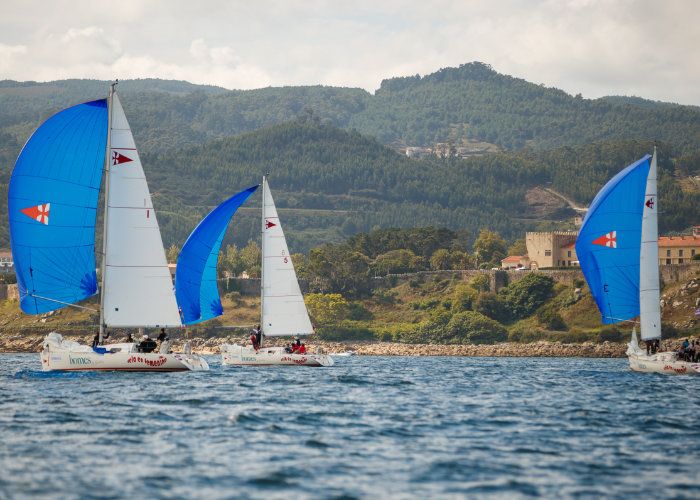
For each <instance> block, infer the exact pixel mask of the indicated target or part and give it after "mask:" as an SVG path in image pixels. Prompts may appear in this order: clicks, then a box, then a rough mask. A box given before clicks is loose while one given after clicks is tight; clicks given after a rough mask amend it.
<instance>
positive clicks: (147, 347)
mask: <svg viewBox="0 0 700 500" xmlns="http://www.w3.org/2000/svg"><path fill="white" fill-rule="evenodd" d="M156 347H158V344H156V341H155V340H153V339H151V338H150V337H149V336H148V334H145V335H144V336H143V339H142V340H141V343H140V344H139V351H140V352H153V351H155V349H156Z"/></svg>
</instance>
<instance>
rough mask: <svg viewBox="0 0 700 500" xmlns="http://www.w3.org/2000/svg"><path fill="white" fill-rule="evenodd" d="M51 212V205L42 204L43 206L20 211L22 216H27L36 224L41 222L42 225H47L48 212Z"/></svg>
mask: <svg viewBox="0 0 700 500" xmlns="http://www.w3.org/2000/svg"><path fill="white" fill-rule="evenodd" d="M50 210H51V203H44V204H43V205H36V206H34V207H27V208H23V209H21V210H20V212H22V213H23V214H24V215H27V216H29V217H31V218H32V219H34V220H35V221H37V222H41V223H42V224H44V225H47V226H48V225H49V211H50Z"/></svg>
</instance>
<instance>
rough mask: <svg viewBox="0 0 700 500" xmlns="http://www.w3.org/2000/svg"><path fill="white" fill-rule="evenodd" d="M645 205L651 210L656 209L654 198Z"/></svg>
mask: <svg viewBox="0 0 700 500" xmlns="http://www.w3.org/2000/svg"><path fill="white" fill-rule="evenodd" d="M645 205H646V206H647V207H648V208H649V209H651V210H653V209H654V198H649V199H648V200H647V202H646V203H645Z"/></svg>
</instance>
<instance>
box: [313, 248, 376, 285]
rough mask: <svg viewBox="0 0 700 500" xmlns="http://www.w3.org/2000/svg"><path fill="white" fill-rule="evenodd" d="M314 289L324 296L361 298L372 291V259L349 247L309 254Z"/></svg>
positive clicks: (314, 251)
mask: <svg viewBox="0 0 700 500" xmlns="http://www.w3.org/2000/svg"><path fill="white" fill-rule="evenodd" d="M308 274H309V276H310V277H311V283H310V285H311V288H312V289H314V290H316V291H319V292H324V293H342V294H343V295H344V296H346V297H361V296H364V295H367V294H368V293H369V292H370V291H371V289H372V286H371V278H370V259H369V258H368V257H367V256H366V255H363V254H361V253H360V252H357V251H354V250H352V249H351V248H349V247H348V246H347V245H328V244H327V245H323V246H321V247H317V248H314V249H313V250H311V252H310V253H309V265H308Z"/></svg>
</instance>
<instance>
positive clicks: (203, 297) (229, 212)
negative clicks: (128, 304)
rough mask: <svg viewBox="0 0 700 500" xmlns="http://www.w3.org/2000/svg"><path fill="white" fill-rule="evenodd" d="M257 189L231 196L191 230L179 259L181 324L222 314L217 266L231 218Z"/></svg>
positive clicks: (177, 287)
mask: <svg viewBox="0 0 700 500" xmlns="http://www.w3.org/2000/svg"><path fill="white" fill-rule="evenodd" d="M257 188H258V186H253V187H250V188H248V189H246V190H244V191H241V192H240V193H238V194H236V195H234V196H232V197H231V198H229V199H228V200H226V201H225V202H223V203H222V204H221V205H219V206H218V207H216V208H215V209H214V210H212V211H211V212H210V213H209V214H208V215H207V216H206V217H205V218H204V219H203V220H202V222H200V223H199V225H198V226H197V227H196V228H195V229H194V231H192V234H190V236H189V238H187V241H186V242H185V244H184V246H183V247H182V250H181V251H180V255H179V257H178V259H177V270H176V272H175V296H176V298H177V303H178V306H180V312H181V314H182V322H183V323H184V324H187V325H190V324H193V323H199V322H201V321H206V320H208V319H211V318H215V317H216V316H220V315H221V314H223V307H222V306H221V298H220V297H219V288H218V286H217V282H216V265H217V263H218V260H219V250H220V248H221V242H222V241H223V239H224V235H225V234H226V229H227V228H228V225H229V222H230V221H231V218H232V217H233V215H234V214H235V213H236V210H238V207H240V206H241V205H242V204H243V203H245V201H246V200H247V199H248V198H249V197H250V195H251V194H253V193H254V192H255V190H256V189H257Z"/></svg>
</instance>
